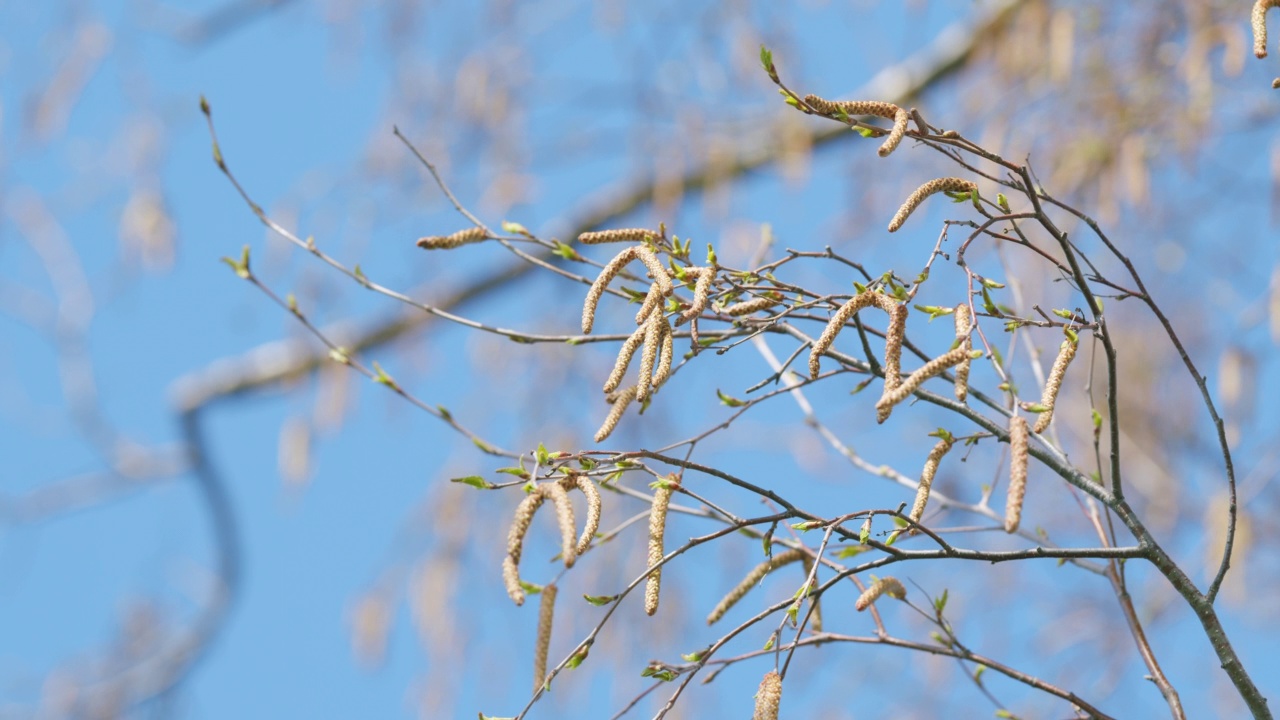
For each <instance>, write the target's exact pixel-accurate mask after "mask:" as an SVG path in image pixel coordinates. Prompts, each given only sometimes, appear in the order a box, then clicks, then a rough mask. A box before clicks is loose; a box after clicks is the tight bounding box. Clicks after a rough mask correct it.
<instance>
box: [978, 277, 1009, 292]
mask: <svg viewBox="0 0 1280 720" xmlns="http://www.w3.org/2000/svg"><path fill="white" fill-rule="evenodd" d="M979 281H981V282H982V285H983V287H989V288H991V289H992V290H999V289H1001V288H1003V287H1004V283H1001V282H996V281H995V280H992V279H991V278H979Z"/></svg>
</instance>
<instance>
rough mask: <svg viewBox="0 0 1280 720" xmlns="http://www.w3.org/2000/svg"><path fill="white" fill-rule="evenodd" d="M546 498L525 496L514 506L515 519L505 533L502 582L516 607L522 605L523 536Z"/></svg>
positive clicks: (541, 495)
mask: <svg viewBox="0 0 1280 720" xmlns="http://www.w3.org/2000/svg"><path fill="white" fill-rule="evenodd" d="M545 499H546V496H545V495H543V494H541V493H538V492H533V493H530V494H529V495H527V496H525V498H524V500H521V501H520V504H519V505H517V506H516V515H515V519H514V520H512V521H511V529H510V530H509V531H508V532H507V556H506V558H504V559H503V561H502V582H503V584H505V585H506V586H507V594H508V595H510V596H511V599H512V601H514V602H515V604H516V605H523V604H524V588H522V587H520V555H521V554H522V553H523V552H524V536H525V533H527V532H529V524H530V523H532V522H533V516H534V514H535V513H536V512H538V508H539V507H541V506H542V501H543V500H545Z"/></svg>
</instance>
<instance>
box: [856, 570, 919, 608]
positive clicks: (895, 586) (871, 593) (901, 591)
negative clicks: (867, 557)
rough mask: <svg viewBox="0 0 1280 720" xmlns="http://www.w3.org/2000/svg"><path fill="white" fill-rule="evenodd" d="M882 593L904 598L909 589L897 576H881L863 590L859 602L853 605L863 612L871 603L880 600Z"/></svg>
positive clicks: (899, 598)
mask: <svg viewBox="0 0 1280 720" xmlns="http://www.w3.org/2000/svg"><path fill="white" fill-rule="evenodd" d="M882 595H888V596H889V597H891V598H894V599H897V600H902V599H903V598H905V597H906V596H907V589H906V588H905V587H903V586H902V582H901V581H899V580H898V579H897V578H892V577H884V578H880V579H879V580H876V581H875V582H873V583H871V585H870V586H868V587H867V589H866V590H863V591H862V594H861V595H859V596H858V602H856V603H854V606H853V607H854V609H855V610H857V611H858V612H862V611H863V610H866V609H867V608H869V607H871V604H872V603H874V602H875V601H876V600H879V599H880V597H881V596H882Z"/></svg>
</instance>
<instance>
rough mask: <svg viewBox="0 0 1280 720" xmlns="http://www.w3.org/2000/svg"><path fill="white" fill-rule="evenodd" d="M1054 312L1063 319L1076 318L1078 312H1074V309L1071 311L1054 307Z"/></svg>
mask: <svg viewBox="0 0 1280 720" xmlns="http://www.w3.org/2000/svg"><path fill="white" fill-rule="evenodd" d="M1053 314H1054V315H1057V316H1058V317H1060V318H1062V319H1063V320H1070V319H1072V318H1074V317H1075V316H1076V314H1075V313H1074V312H1072V311H1070V310H1066V309H1064V308H1054V310H1053Z"/></svg>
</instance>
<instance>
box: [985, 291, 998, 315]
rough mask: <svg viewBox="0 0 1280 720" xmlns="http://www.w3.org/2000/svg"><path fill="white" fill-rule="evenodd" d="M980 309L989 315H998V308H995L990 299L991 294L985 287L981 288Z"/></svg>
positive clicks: (993, 302)
mask: <svg viewBox="0 0 1280 720" xmlns="http://www.w3.org/2000/svg"><path fill="white" fill-rule="evenodd" d="M982 309H983V310H985V311H986V312H987V314H989V315H995V316H997V317H999V315H1000V310H999V309H997V308H996V304H995V301H993V300H992V299H991V294H990V293H988V292H987V288H986V287H983V288H982Z"/></svg>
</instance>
